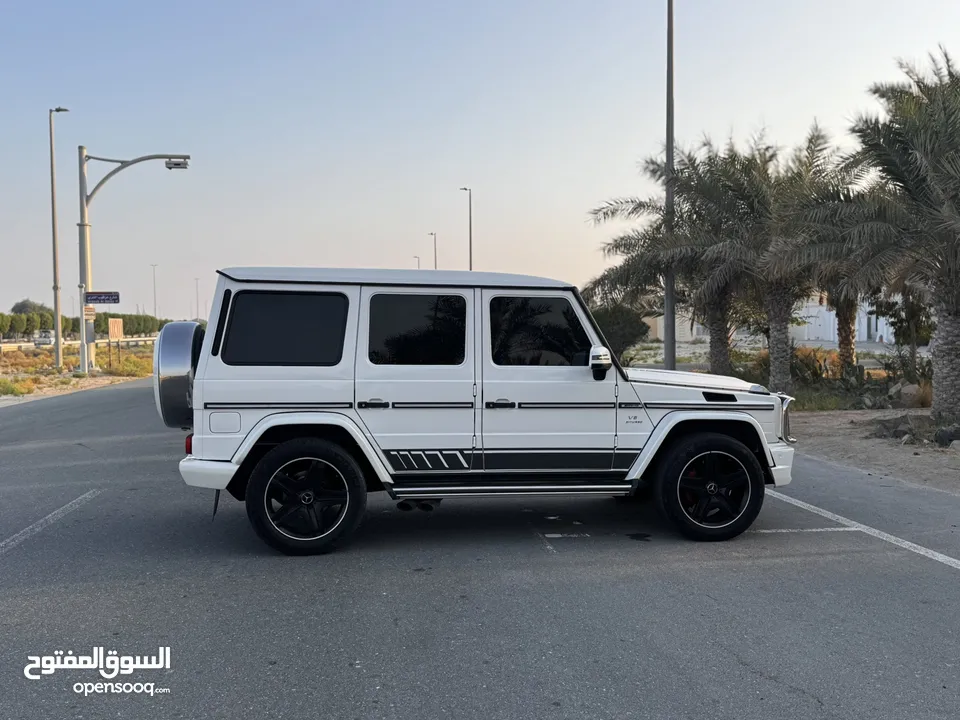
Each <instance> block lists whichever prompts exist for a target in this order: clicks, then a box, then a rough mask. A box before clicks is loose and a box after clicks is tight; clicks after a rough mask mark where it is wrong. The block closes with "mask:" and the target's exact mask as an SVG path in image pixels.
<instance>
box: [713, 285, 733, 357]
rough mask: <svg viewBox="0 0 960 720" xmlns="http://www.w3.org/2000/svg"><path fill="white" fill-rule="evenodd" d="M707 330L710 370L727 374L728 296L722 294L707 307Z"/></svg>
mask: <svg viewBox="0 0 960 720" xmlns="http://www.w3.org/2000/svg"><path fill="white" fill-rule="evenodd" d="M707 330H708V331H709V332H710V372H712V373H713V374H715V375H729V374H730V373H732V372H733V365H732V364H731V362H730V298H729V296H727V295H722V296H721V297H719V298H717V300H716V302H714V303H712V304H711V305H710V307H708V308H707Z"/></svg>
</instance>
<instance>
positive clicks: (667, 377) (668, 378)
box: [624, 368, 766, 393]
mask: <svg viewBox="0 0 960 720" xmlns="http://www.w3.org/2000/svg"><path fill="white" fill-rule="evenodd" d="M624 370H625V371H626V373H627V377H628V378H629V379H630V380H632V381H634V382H645V383H657V384H659V385H686V386H688V387H698V388H710V389H711V390H714V389H716V390H732V391H734V392H749V391H750V390H751V389H753V390H754V391H757V390H760V389H761V386H760V385H754V384H752V383H748V382H746V381H745V380H741V379H739V378H735V377H727V376H726V375H710V374H708V373H695V372H682V371H680V370H653V369H651V370H645V369H643V368H624ZM763 391H764V393H766V388H763Z"/></svg>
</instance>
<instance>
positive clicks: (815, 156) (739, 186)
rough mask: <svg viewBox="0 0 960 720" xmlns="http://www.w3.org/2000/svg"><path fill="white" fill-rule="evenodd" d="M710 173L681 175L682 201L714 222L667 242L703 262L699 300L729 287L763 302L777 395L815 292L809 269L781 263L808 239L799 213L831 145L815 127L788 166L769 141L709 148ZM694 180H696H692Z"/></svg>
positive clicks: (785, 384)
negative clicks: (802, 314)
mask: <svg viewBox="0 0 960 720" xmlns="http://www.w3.org/2000/svg"><path fill="white" fill-rule="evenodd" d="M707 147H708V157H709V158H710V162H709V164H708V165H707V168H708V170H709V171H708V172H705V173H703V174H701V175H699V176H696V177H691V176H685V175H683V174H681V173H677V174H675V176H674V177H673V179H672V182H673V183H674V185H675V188H676V193H677V196H678V197H686V198H695V200H691V202H694V203H695V204H696V206H697V207H698V208H700V209H701V211H702V212H704V214H705V215H706V216H707V217H709V218H710V222H709V223H707V226H708V227H710V228H711V231H710V232H703V229H702V226H700V227H698V226H693V227H689V228H686V233H685V236H680V235H675V237H674V238H672V239H670V240H668V242H669V243H670V245H671V246H672V247H673V249H674V250H675V251H678V252H680V253H682V254H684V255H686V256H687V257H689V258H690V259H694V260H697V261H699V262H701V263H702V264H703V267H704V268H705V269H706V271H707V275H706V279H705V281H704V283H703V285H702V287H701V288H700V290H699V291H698V293H697V294H696V296H695V297H698V298H700V299H704V300H705V299H706V298H709V297H710V296H711V295H713V294H714V293H716V292H718V291H720V290H721V289H723V288H733V287H735V288H738V289H739V291H740V292H742V293H744V294H746V295H748V296H753V297H759V298H762V300H763V305H764V309H765V311H766V316H767V325H768V327H769V346H770V379H769V385H770V387H771V389H773V390H775V391H783V392H788V391H789V390H790V388H791V378H790V364H791V362H790V361H791V354H792V344H791V342H790V333H789V329H790V321H791V319H792V317H793V309H794V307H795V306H796V304H797V303H798V302H799V301H801V300H803V299H804V298H805V297H808V296H809V295H810V292H811V291H812V288H813V283H812V273H811V268H810V267H809V265H806V264H802V265H799V266H797V265H793V264H783V263H780V262H778V257H779V254H780V252H781V251H782V247H783V245H784V243H793V242H796V238H797V237H799V236H801V235H802V231H801V229H800V226H799V224H798V222H797V220H796V218H797V216H798V210H799V208H801V207H804V206H805V204H806V203H808V202H809V195H808V192H809V188H810V187H811V185H812V183H813V179H814V178H819V177H821V176H822V175H823V174H824V173H825V172H826V168H827V167H828V166H829V162H827V157H828V156H829V154H830V148H829V143H828V142H827V140H826V137H825V135H824V134H823V132H822V131H821V130H820V129H819V128H817V127H816V126H814V128H813V129H812V130H811V131H810V133H809V134H808V137H807V140H806V142H805V143H804V145H803V146H801V147H800V148H798V149H797V150H796V151H795V152H794V153H793V154H792V155H791V156H790V157H789V158H788V159H787V160H786V161H782V160H781V159H780V153H779V151H778V150H777V149H776V148H774V147H772V146H770V145H768V144H767V143H766V142H765V141H764V139H763V137H762V136H760V137H758V138H755V139H754V140H753V141H752V142H751V144H750V145H749V147H748V149H747V151H746V152H743V151H741V150H739V149H738V148H737V147H736V146H735V145H734V144H733V143H732V142H731V143H728V144H727V146H726V147H725V148H724V150H723V151H722V152H717V151H715V150H713V149H712V148H710V146H709V145H708V146H707ZM691 180H692V182H691Z"/></svg>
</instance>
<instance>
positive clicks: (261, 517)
mask: <svg viewBox="0 0 960 720" xmlns="http://www.w3.org/2000/svg"><path fill="white" fill-rule="evenodd" d="M245 502H246V505H247V517H248V518H250V524H251V525H253V529H254V530H255V531H256V533H257V535H259V536H260V539H261V540H263V541H264V542H265V543H267V545H269V546H270V547H272V548H274V549H275V550H279V551H280V552H282V553H285V554H287V555H317V554H320V553H325V552H330V551H331V550H333V549H334V548H335V547H337V546H339V545H343V544H345V543H346V542H347V541H348V540H349V539H350V538H351V537H352V536H353V533H354V531H356V529H357V527H358V526H359V525H360V521H361V520H362V519H363V516H364V513H365V512H366V508H367V488H366V482H365V481H364V477H363V472H362V471H361V470H360V466H359V465H358V464H357V461H356V460H354V459H353V456H352V455H351V454H350V453H349V452H347V451H346V450H344V449H343V448H342V447H340V446H339V445H337V444H335V443H332V442H329V441H327V440H321V439H319V438H298V439H295V440H288V441H287V442H285V443H282V444H280V445H278V446H277V447H275V448H273V449H272V450H270V451H269V452H268V453H267V454H266V455H264V456H263V457H262V458H261V459H260V462H258V463H257V465H256V467H254V469H253V472H252V473H251V474H250V481H249V483H248V484H247V492H246V498H245Z"/></svg>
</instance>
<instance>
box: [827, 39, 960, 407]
mask: <svg viewBox="0 0 960 720" xmlns="http://www.w3.org/2000/svg"><path fill="white" fill-rule="evenodd" d="M930 65H931V68H930V72H929V73H926V74H924V73H922V72H921V71H919V70H917V69H916V68H914V67H912V66H910V65H908V64H906V63H900V68H901V70H902V71H903V72H904V75H905V76H906V80H905V81H902V82H896V83H878V84H876V85H874V86H873V87H872V88H870V92H871V94H872V95H873V96H874V97H875V98H877V100H879V102H880V104H881V106H882V108H883V111H884V114H883V116H882V117H881V116H879V115H873V114H863V115H861V116H859V117H858V118H857V119H856V120H855V122H854V124H853V127H852V133H853V135H854V136H855V137H856V138H857V140H858V141H859V145H860V147H859V149H858V150H857V151H856V152H855V153H854V154H853V156H852V157H851V158H850V163H849V164H850V165H851V166H853V167H861V168H869V169H871V170H872V171H874V173H875V179H874V180H873V181H872V182H871V183H870V185H869V187H868V188H867V192H865V193H864V194H863V195H862V197H861V198H860V199H859V201H857V202H855V203H844V202H836V203H827V204H825V205H824V207H823V208H822V209H821V211H820V213H819V214H818V220H819V221H820V222H822V223H824V224H829V223H832V222H836V221H840V222H841V223H845V224H847V226H848V229H847V230H845V231H844V233H843V240H844V242H843V247H842V252H843V253H844V254H845V255H846V256H847V257H850V258H853V259H855V261H856V265H857V269H856V271H855V273H854V274H853V276H852V277H851V282H852V283H854V284H856V285H859V286H861V287H865V286H884V285H888V284H890V283H891V281H893V282H906V283H909V284H912V285H915V286H920V287H924V288H926V289H927V290H929V291H930V295H931V297H932V300H933V310H934V314H935V316H936V322H937V329H936V334H935V336H934V348H933V373H934V393H933V409H934V412H935V413H937V414H939V415H943V416H954V417H955V416H960V73H958V71H957V69H956V67H955V66H954V64H953V61H952V59H951V58H950V56H949V55H948V54H947V52H946V51H945V50H943V49H942V48H941V54H940V56H939V57H935V56H931V58H930ZM837 254H838V252H837V248H836V246H830V247H827V248H824V249H823V251H822V256H823V258H824V259H826V260H831V259H835V258H836V257H837Z"/></svg>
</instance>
